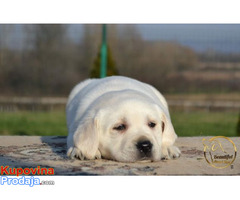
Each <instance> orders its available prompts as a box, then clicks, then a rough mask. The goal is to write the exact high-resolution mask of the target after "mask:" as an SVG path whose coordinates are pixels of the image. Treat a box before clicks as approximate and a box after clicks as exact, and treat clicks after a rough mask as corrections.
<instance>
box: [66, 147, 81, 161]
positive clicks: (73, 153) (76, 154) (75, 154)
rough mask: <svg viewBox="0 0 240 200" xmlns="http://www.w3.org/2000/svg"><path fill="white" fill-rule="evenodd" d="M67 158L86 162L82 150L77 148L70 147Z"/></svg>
mask: <svg viewBox="0 0 240 200" xmlns="http://www.w3.org/2000/svg"><path fill="white" fill-rule="evenodd" d="M67 156H68V157H70V158H71V159H74V158H79V159H80V160H84V155H83V154H82V152H81V151H80V149H78V148H76V147H70V148H69V149H68V151H67Z"/></svg>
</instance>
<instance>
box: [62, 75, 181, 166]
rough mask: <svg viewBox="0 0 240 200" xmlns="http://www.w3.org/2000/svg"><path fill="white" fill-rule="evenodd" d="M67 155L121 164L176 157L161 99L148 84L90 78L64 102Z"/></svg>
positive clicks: (172, 136)
mask: <svg viewBox="0 0 240 200" xmlns="http://www.w3.org/2000/svg"><path fill="white" fill-rule="evenodd" d="M66 111H67V125H68V131H69V134H68V138H67V147H68V151H67V155H68V156H69V157H71V158H79V159H81V160H84V159H98V158H101V157H102V158H105V159H112V160H116V161H120V162H135V161H140V160H151V161H159V160H161V158H166V159H170V158H176V157H179V156H180V151H179V149H178V148H177V147H176V146H174V142H175V140H176V138H177V135H176V133H175V131H174V128H173V125H172V123H171V119H170V115H169V111H168V105H167V102H166V100H165V99H164V97H163V96H162V95H161V94H160V93H159V92H158V91H157V90H156V89H155V88H154V87H152V86H150V85H148V84H145V83H142V82H139V81H137V80H134V79H130V78H126V77H121V76H112V77H107V78H103V79H88V80H86V81H84V82H82V83H80V84H78V85H77V86H75V88H74V89H73V90H72V92H71V94H70V96H69V99H68V103H67V110H66Z"/></svg>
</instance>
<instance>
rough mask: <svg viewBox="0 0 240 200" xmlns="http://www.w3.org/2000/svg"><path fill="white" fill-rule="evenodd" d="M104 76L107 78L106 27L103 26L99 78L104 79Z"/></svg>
mask: <svg viewBox="0 0 240 200" xmlns="http://www.w3.org/2000/svg"><path fill="white" fill-rule="evenodd" d="M106 76H107V25H106V24H103V25H102V47H101V68H100V78H104V77H106Z"/></svg>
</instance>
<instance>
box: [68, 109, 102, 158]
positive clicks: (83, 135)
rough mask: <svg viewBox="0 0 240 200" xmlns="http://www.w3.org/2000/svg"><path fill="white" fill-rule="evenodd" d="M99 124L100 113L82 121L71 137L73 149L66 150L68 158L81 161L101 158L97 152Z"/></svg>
mask: <svg viewBox="0 0 240 200" xmlns="http://www.w3.org/2000/svg"><path fill="white" fill-rule="evenodd" d="M99 124H100V113H97V114H96V115H95V116H93V117H91V116H88V117H85V118H84V119H83V120H82V123H81V124H80V125H79V126H78V128H77V130H76V132H75V133H74V136H73V145H74V147H72V148H70V149H69V150H68V155H69V156H70V157H78V158H80V159H81V160H84V159H95V158H101V154H100V152H99V150H98V146H99V135H100V134H101V128H100V126H99Z"/></svg>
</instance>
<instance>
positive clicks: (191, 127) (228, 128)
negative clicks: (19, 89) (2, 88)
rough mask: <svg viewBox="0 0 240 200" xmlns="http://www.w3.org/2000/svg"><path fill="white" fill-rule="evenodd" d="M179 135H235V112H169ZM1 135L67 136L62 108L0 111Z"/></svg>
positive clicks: (236, 118)
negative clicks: (59, 109)
mask: <svg viewBox="0 0 240 200" xmlns="http://www.w3.org/2000/svg"><path fill="white" fill-rule="evenodd" d="M171 117H172V122H173V125H174V127H175V131H176V133H177V134H178V136H207V135H210V136H219V135H223V136H227V137H228V136H229V137H230V136H237V121H238V112H206V111H196V112H182V111H174V112H171ZM0 135H41V136H44V135H45V136H46V135H63V136H64V135H67V128H66V121H65V113H64V111H53V112H17V113H1V115H0Z"/></svg>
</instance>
